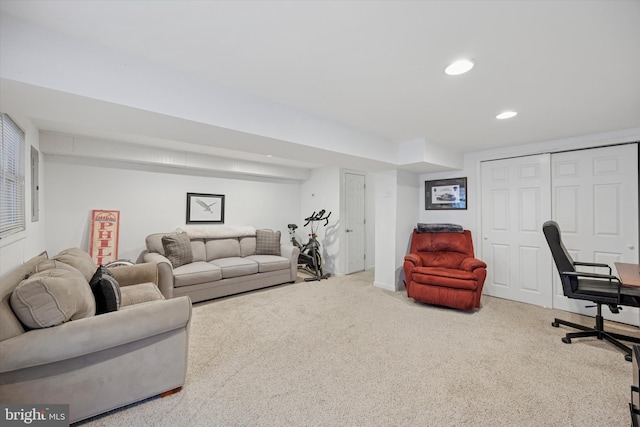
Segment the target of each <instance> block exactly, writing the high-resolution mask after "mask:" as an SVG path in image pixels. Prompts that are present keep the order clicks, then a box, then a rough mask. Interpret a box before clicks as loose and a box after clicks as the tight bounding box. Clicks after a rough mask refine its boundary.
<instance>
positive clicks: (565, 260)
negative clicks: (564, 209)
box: [542, 221, 578, 296]
mask: <svg viewBox="0 0 640 427" xmlns="http://www.w3.org/2000/svg"><path fill="white" fill-rule="evenodd" d="M542 232H543V233H544V237H545V238H546V239H547V243H548V244H549V249H551V256H552V257H553V261H554V262H555V264H556V268H557V269H558V273H559V274H560V279H561V281H562V288H563V290H564V294H565V296H571V295H572V294H573V292H574V291H576V290H577V289H578V279H577V278H576V277H569V276H565V275H563V274H562V272H564V271H576V269H575V266H574V265H573V258H571V255H569V252H567V249H566V248H565V247H564V245H563V244H562V238H561V237H560V226H559V225H558V223H557V222H555V221H546V222H545V223H544V224H542Z"/></svg>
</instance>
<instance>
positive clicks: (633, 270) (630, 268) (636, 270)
mask: <svg viewBox="0 0 640 427" xmlns="http://www.w3.org/2000/svg"><path fill="white" fill-rule="evenodd" d="M614 264H615V265H616V270H618V277H620V281H621V282H622V283H623V284H624V285H626V286H638V287H640V264H628V263H626V262H616V263H614Z"/></svg>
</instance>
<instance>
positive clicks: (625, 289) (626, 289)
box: [542, 221, 640, 362]
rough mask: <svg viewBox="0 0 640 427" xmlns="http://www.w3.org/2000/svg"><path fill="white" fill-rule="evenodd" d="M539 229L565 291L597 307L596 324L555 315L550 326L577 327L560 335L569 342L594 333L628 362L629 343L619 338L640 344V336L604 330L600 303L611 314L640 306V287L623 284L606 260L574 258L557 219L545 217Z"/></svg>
mask: <svg viewBox="0 0 640 427" xmlns="http://www.w3.org/2000/svg"><path fill="white" fill-rule="evenodd" d="M542 232H543V233H544V236H545V238H546V239H547V243H548V244H549V250H550V251H551V256H552V257H553V261H554V262H555V264H556V267H557V269H558V274H559V275H560V280H561V282H562V291H563V292H564V295H565V296H566V297H567V298H571V299H578V300H584V301H590V302H592V303H594V304H595V307H596V316H595V321H596V324H595V326H594V327H589V326H584V325H580V324H577V323H573V322H569V321H566V320H562V319H558V318H555V319H553V322H552V323H551V326H553V327H556V328H559V327H560V325H563V326H568V327H570V328H574V329H577V330H578V331H580V332H568V333H567V334H566V335H565V336H564V337H563V338H562V342H563V343H565V344H571V340H572V339H573V338H585V337H596V338H597V339H599V340H606V341H608V342H610V343H611V344H613V345H615V346H616V347H618V348H619V349H620V350H622V351H623V352H624V353H625V359H626V360H627V361H629V362H631V359H632V355H631V347H629V346H627V345H625V344H624V343H623V342H622V341H628V342H631V343H635V344H640V338H639V337H633V336H629V335H622V334H617V333H614V332H609V331H606V330H605V329H604V317H603V316H602V305H603V304H604V305H606V306H607V307H609V310H610V311H611V313H613V314H618V313H619V312H620V310H621V309H622V306H627V307H640V289H639V288H636V287H630V286H624V285H623V284H622V282H621V281H620V279H619V278H618V277H616V276H614V275H612V274H611V273H612V271H611V267H610V266H609V265H608V264H602V263H593V262H579V261H574V260H573V258H571V255H569V252H568V251H567V249H566V248H565V246H564V244H563V243H562V238H561V233H560V226H559V225H558V223H557V222H555V221H546V222H545V223H544V224H543V225H542ZM576 267H583V268H584V267H587V268H592V269H594V270H595V269H598V270H599V271H606V273H595V272H594V273H590V272H585V271H578V270H577V268H576Z"/></svg>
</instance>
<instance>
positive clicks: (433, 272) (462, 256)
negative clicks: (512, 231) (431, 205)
mask: <svg viewBox="0 0 640 427" xmlns="http://www.w3.org/2000/svg"><path fill="white" fill-rule="evenodd" d="M486 267H487V264H485V263H484V262H483V261H481V260H479V259H476V258H475V256H474V252H473V241H472V238H471V232H470V231H469V230H464V231H463V232H461V233H458V232H424V233H421V232H419V231H418V230H417V229H414V230H413V235H412V238H411V249H410V253H409V254H408V255H406V256H405V258H404V273H405V279H406V281H405V285H406V288H407V296H408V297H409V298H413V299H414V300H416V301H420V302H424V303H427V304H435V305H443V306H447V307H452V308H458V309H461V310H471V309H473V308H479V307H480V296H481V295H482V287H483V286H484V280H485V278H486V277H487V269H486Z"/></svg>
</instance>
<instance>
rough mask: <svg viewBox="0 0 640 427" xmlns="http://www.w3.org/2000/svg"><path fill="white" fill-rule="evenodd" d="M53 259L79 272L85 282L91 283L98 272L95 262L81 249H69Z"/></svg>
mask: <svg viewBox="0 0 640 427" xmlns="http://www.w3.org/2000/svg"><path fill="white" fill-rule="evenodd" d="M52 259H54V260H57V261H60V262H63V263H65V264H68V265H70V266H71V267H73V268H75V269H76V270H78V271H79V272H80V273H82V275H83V276H84V278H85V280H86V281H87V282H89V280H91V278H92V277H93V273H95V272H96V267H98V266H97V265H96V263H95V262H93V260H92V259H91V255H89V254H88V253H87V252H85V251H83V250H82V249H79V248H69V249H65V250H64V251H62V252H60V253H59V254H58V255H56V256H54V257H53V258H52Z"/></svg>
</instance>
